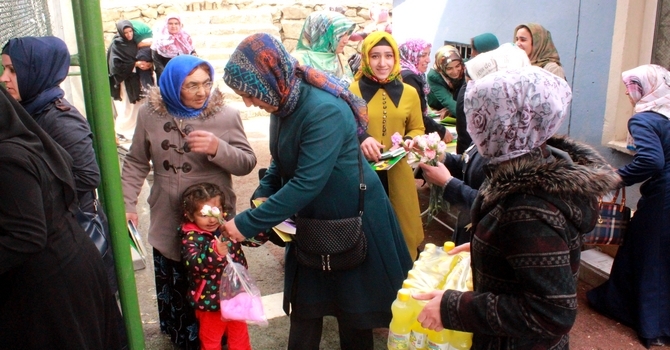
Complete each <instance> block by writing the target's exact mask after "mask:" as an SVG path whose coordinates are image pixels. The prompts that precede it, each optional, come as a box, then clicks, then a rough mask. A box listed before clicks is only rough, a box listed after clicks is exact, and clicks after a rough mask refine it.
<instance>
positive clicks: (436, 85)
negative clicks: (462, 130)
mask: <svg viewBox="0 0 670 350" xmlns="http://www.w3.org/2000/svg"><path fill="white" fill-rule="evenodd" d="M428 86H430V92H429V93H428V96H427V99H428V106H430V108H432V109H434V110H438V111H439V110H440V109H442V108H445V107H446V108H447V109H448V110H449V114H451V115H452V116H455V115H456V95H454V92H452V91H451V89H449V85H447V82H446V81H444V78H442V76H441V75H440V73H438V72H437V71H435V70H434V69H431V70H430V71H429V72H428ZM457 91H458V90H457ZM456 93H458V92H456Z"/></svg>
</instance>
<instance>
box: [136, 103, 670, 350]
mask: <svg viewBox="0 0 670 350" xmlns="http://www.w3.org/2000/svg"><path fill="white" fill-rule="evenodd" d="M243 122H244V127H245V131H246V133H247V137H248V139H249V142H250V143H251V146H252V147H253V149H254V151H255V152H256V156H257V159H258V164H257V166H256V169H254V171H252V172H251V173H250V174H249V175H247V176H242V177H233V186H234V189H235V192H236V194H237V197H238V200H237V211H238V212H241V211H243V210H245V209H247V208H249V198H250V195H251V193H252V192H253V191H254V189H255V188H256V186H257V185H258V176H257V170H258V169H260V168H263V167H266V166H267V165H268V164H269V162H270V154H269V149H268V131H269V118H268V117H267V116H266V115H265V116H258V114H255V115H254V116H253V117H251V118H249V117H245V119H244V120H243ZM149 186H150V182H149V181H147V182H145V185H144V187H143V189H142V193H141V194H140V199H139V202H138V203H140V204H139V205H138V214H139V227H138V229H139V231H140V232H141V234H142V235H143V237H144V242H147V239H146V230H147V228H148V227H149V212H148V205H147V204H146V198H147V196H148V192H149ZM417 191H418V193H419V199H420V203H421V206H422V208H425V207H426V206H427V203H428V195H429V190H428V187H427V186H421V181H417ZM438 219H440V221H441V222H443V223H445V224H447V225H448V224H450V223H451V222H453V217H451V216H449V215H448V214H447V213H444V214H443V215H441V216H438ZM425 234H426V239H425V241H424V243H429V242H430V243H435V244H439V245H441V244H442V243H443V242H444V241H446V240H449V238H450V235H451V231H450V230H449V229H448V228H446V227H445V226H443V225H442V224H441V223H440V222H438V221H437V220H434V221H432V222H431V223H430V224H428V225H427V226H426V227H425ZM147 248H149V249H147V251H148V254H149V255H150V254H151V249H150V247H148V246H147ZM244 252H245V255H246V256H247V260H248V263H249V271H250V274H251V275H252V276H253V277H254V278H255V279H256V282H257V284H258V287H259V289H260V290H261V294H262V295H263V305H264V308H265V312H266V315H267V317H268V319H269V325H268V326H267V327H259V326H255V325H250V326H249V335H250V338H251V344H252V347H253V348H254V349H258V350H279V349H286V346H287V344H288V332H289V320H288V317H287V316H286V315H285V314H284V312H283V310H282V309H281V304H282V297H283V295H282V290H283V277H284V273H283V271H284V264H283V262H284V259H283V256H284V249H283V248H281V247H278V246H276V245H274V244H272V243H270V242H268V243H267V244H265V245H263V246H261V247H258V248H245V251H244ZM146 261H147V264H148V266H147V268H145V269H140V270H136V272H135V277H136V282H137V290H138V298H139V301H140V313H141V316H142V324H143V327H144V335H145V342H146V348H147V349H150V350H152V349H156V350H159V349H176V347H173V346H172V344H171V343H170V341H169V339H168V338H167V336H166V335H164V334H161V333H160V328H159V325H158V313H157V309H156V293H155V287H154V278H153V264H152V258H151V256H147V257H146ZM589 281H591V282H592V283H593V280H589ZM591 288H592V286H591V285H590V284H589V283H587V282H585V281H580V283H579V286H578V302H579V306H578V314H577V320H576V322H575V325H574V327H573V328H572V331H571V332H570V347H571V348H572V349H607V350H613V349H644V347H643V346H642V345H641V344H640V343H639V342H638V341H637V337H636V335H635V333H634V332H633V331H632V330H631V329H630V328H628V327H625V326H623V325H621V324H619V323H617V322H615V321H613V320H610V319H608V318H606V317H604V316H602V315H600V314H598V313H597V312H595V311H594V310H592V309H591V308H590V307H589V306H588V305H587V302H586V297H585V293H586V291H587V290H589V289H591ZM387 332H388V329H386V328H381V329H375V330H374V341H375V343H374V344H375V345H374V349H375V350H378V349H379V350H381V349H386V335H387ZM338 339H339V337H338V335H337V322H336V320H335V319H334V318H332V317H326V318H325V319H324V330H323V336H322V341H321V347H320V348H321V349H323V350H330V349H339V340H338ZM663 348H670V347H668V346H665V347H654V349H663Z"/></svg>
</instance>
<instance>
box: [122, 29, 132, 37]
mask: <svg viewBox="0 0 670 350" xmlns="http://www.w3.org/2000/svg"><path fill="white" fill-rule="evenodd" d="M123 36H124V37H125V38H126V40H133V28H131V27H125V28H123Z"/></svg>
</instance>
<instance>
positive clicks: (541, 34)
mask: <svg viewBox="0 0 670 350" xmlns="http://www.w3.org/2000/svg"><path fill="white" fill-rule="evenodd" d="M523 27H525V28H526V29H528V31H529V32H530V35H531V36H532V37H533V50H532V51H531V52H530V57H528V58H530V64H532V65H534V66H538V67H544V66H546V65H547V63H549V62H554V63H556V64H558V65H559V66H560V65H561V58H560V57H559V56H558V51H557V50H556V46H554V41H553V40H552V39H551V33H550V32H549V31H548V30H546V29H545V28H544V27H543V26H541V25H539V24H537V23H526V24H521V25H519V26H517V27H516V29H514V35H515V36H516V32H518V31H519V29H520V28H523Z"/></svg>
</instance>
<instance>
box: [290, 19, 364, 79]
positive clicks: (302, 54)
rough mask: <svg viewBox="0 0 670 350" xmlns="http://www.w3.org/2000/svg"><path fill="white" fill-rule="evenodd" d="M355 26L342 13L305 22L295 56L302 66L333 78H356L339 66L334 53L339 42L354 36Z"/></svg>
mask: <svg viewBox="0 0 670 350" xmlns="http://www.w3.org/2000/svg"><path fill="white" fill-rule="evenodd" d="M355 27H356V24H355V23H354V22H353V21H352V20H350V19H349V18H347V17H346V16H344V15H343V14H341V13H338V12H333V11H317V12H313V13H312V14H310V15H309V16H308V17H307V19H305V24H304V25H303V27H302V32H301V33H300V38H299V39H298V44H297V46H296V50H295V53H294V55H295V56H296V58H297V59H298V60H299V61H300V62H301V64H303V65H308V66H312V67H314V68H317V69H320V70H323V71H325V72H328V73H332V74H334V75H335V76H336V77H338V78H343V77H348V78H349V79H348V80H349V82H350V81H351V80H353V74H352V73H351V70H349V69H343V68H344V67H343V66H342V64H341V63H340V60H339V58H338V56H337V53H335V50H336V49H337V46H338V44H339V42H340V39H341V38H342V37H343V36H345V35H351V33H353V31H354V29H355Z"/></svg>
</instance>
